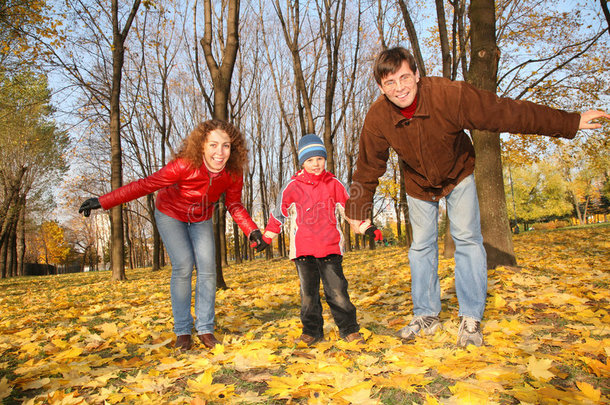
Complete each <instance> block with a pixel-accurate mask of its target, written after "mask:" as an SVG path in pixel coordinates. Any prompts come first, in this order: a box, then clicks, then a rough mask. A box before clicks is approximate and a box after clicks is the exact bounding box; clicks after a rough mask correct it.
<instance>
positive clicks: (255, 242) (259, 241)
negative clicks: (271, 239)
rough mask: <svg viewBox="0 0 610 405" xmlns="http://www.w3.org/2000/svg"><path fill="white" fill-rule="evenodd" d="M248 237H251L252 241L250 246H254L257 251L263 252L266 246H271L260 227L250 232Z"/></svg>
mask: <svg viewBox="0 0 610 405" xmlns="http://www.w3.org/2000/svg"><path fill="white" fill-rule="evenodd" d="M248 239H250V242H252V243H251V244H250V247H251V248H254V249H255V250H256V251H257V252H261V251H263V250H265V248H266V247H267V246H269V244H268V243H267V242H265V239H264V238H263V234H262V233H261V231H260V230H258V229H256V230H254V231H252V232H251V233H250V237H249V238H248Z"/></svg>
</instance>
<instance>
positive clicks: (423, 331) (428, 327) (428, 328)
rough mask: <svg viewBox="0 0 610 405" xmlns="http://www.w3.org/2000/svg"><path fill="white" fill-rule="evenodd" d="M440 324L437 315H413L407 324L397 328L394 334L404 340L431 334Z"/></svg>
mask: <svg viewBox="0 0 610 405" xmlns="http://www.w3.org/2000/svg"><path fill="white" fill-rule="evenodd" d="M440 326H441V321H440V320H439V317H438V316H421V315H419V316H414V317H413V319H412V320H411V323H409V324H408V325H407V326H405V327H404V328H402V329H401V330H399V331H398V332H397V333H396V335H397V336H398V337H399V338H401V339H405V340H412V339H415V338H416V337H417V336H420V335H432V334H433V333H434V332H436V331H437V329H438V328H440Z"/></svg>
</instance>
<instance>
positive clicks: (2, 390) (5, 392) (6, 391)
mask: <svg viewBox="0 0 610 405" xmlns="http://www.w3.org/2000/svg"><path fill="white" fill-rule="evenodd" d="M12 391H13V388H12V387H10V386H9V384H8V380H7V379H6V377H2V379H1V380H0V401H1V400H3V399H4V398H6V397H8V396H9V395H11V392H12Z"/></svg>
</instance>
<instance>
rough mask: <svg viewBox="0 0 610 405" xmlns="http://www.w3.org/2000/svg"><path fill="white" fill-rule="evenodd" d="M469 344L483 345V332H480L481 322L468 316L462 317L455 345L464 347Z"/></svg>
mask: <svg viewBox="0 0 610 405" xmlns="http://www.w3.org/2000/svg"><path fill="white" fill-rule="evenodd" d="M469 344H473V345H475V346H482V345H483V332H481V322H479V321H477V320H476V319H474V318H471V317H469V316H463V317H462V322H461V323H460V329H459V330H458V338H457V345H458V346H460V347H466V346H468V345H469Z"/></svg>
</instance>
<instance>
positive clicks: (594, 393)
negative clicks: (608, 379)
mask: <svg viewBox="0 0 610 405" xmlns="http://www.w3.org/2000/svg"><path fill="white" fill-rule="evenodd" d="M576 386H577V387H578V389H580V391H581V392H582V393H583V394H584V395H585V396H586V397H587V398H588V399H590V400H591V401H595V402H597V401H599V400H600V398H601V395H602V392H601V390H599V389H595V387H593V386H592V385H591V384H589V383H586V382H584V381H576Z"/></svg>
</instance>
